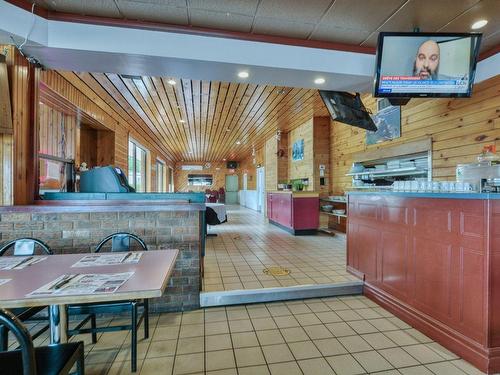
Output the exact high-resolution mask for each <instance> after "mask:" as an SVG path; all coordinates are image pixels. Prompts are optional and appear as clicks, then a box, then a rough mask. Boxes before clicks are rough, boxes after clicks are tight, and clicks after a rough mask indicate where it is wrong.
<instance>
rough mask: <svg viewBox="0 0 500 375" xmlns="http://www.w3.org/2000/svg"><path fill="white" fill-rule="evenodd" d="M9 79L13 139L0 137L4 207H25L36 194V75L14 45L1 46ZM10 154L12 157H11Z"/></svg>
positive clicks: (6, 136)
mask: <svg viewBox="0 0 500 375" xmlns="http://www.w3.org/2000/svg"><path fill="white" fill-rule="evenodd" d="M0 49H1V50H2V53H3V54H4V55H5V60H6V63H7V72H8V76H9V89H10V101H11V107H12V127H13V136H11V137H9V136H8V135H3V136H2V150H3V151H2V159H1V163H2V167H1V168H0V169H2V175H3V177H2V180H3V181H2V184H1V186H0V189H2V193H1V194H0V195H1V196H2V197H3V198H2V201H3V204H12V203H14V204H28V203H31V202H32V201H33V198H34V194H35V193H34V191H35V184H34V181H35V178H36V177H35V170H36V169H35V158H34V154H35V144H34V141H35V140H34V137H33V134H35V115H36V114H35V113H34V107H35V106H34V103H37V102H38V99H37V95H36V90H35V89H34V88H35V87H36V84H37V82H38V72H37V71H35V69H34V68H33V67H31V66H30V65H29V64H28V62H27V61H26V59H25V58H24V57H23V56H21V54H20V53H19V52H17V50H15V48H14V47H13V46H10V45H6V46H3V45H0ZM11 148H12V152H11V151H10V149H11ZM11 155H12V157H11Z"/></svg>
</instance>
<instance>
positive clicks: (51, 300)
mask: <svg viewBox="0 0 500 375" xmlns="http://www.w3.org/2000/svg"><path fill="white" fill-rule="evenodd" d="M178 254H179V251H178V250H150V251H145V252H144V254H143V255H142V257H141V260H140V262H139V263H137V264H117V265H110V266H97V267H85V268H71V266H72V265H73V264H75V263H76V262H77V261H78V260H80V259H81V258H83V257H84V256H86V255H88V253H83V254H64V255H50V256H48V257H47V259H46V260H44V261H42V262H40V263H37V264H34V265H32V266H30V267H26V268H23V269H20V270H8V271H7V270H0V279H11V280H10V281H9V282H7V283H5V284H3V285H0V307H2V308H14V307H30V306H45V305H56V304H71V303H87V302H105V301H117V300H123V299H141V298H152V297H161V296H162V294H163V292H164V291H165V288H166V287H167V282H168V279H169V277H170V275H171V273H172V271H173V269H174V265H175V260H176V259H177V255H178ZM120 272H134V274H133V276H132V277H131V278H130V279H129V280H127V281H126V282H125V284H123V285H122V286H121V287H120V288H119V289H118V290H117V291H116V292H115V293H101V294H87V295H51V296H40V295H38V296H36V297H27V294H29V293H31V292H32V291H34V290H35V289H38V288H39V287H41V286H43V285H45V284H47V283H49V282H51V281H53V280H55V279H56V278H57V277H59V276H61V275H64V274H74V273H94V274H103V273H120Z"/></svg>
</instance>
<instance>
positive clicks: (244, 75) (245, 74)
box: [238, 72, 249, 78]
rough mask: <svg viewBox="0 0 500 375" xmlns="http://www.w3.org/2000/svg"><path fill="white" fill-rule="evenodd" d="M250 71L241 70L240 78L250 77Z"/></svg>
mask: <svg viewBox="0 0 500 375" xmlns="http://www.w3.org/2000/svg"><path fill="white" fill-rule="evenodd" d="M248 75H249V74H248V72H239V73H238V77H240V78H248Z"/></svg>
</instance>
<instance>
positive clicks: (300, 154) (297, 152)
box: [292, 139, 304, 161]
mask: <svg viewBox="0 0 500 375" xmlns="http://www.w3.org/2000/svg"><path fill="white" fill-rule="evenodd" d="M299 160H304V139H299V140H298V141H295V142H294V143H293V146H292V161H299Z"/></svg>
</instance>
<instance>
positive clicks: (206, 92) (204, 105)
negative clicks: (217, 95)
mask: <svg viewBox="0 0 500 375" xmlns="http://www.w3.org/2000/svg"><path fill="white" fill-rule="evenodd" d="M209 101H210V82H207V81H202V83H201V108H200V112H201V113H200V116H201V140H200V142H201V146H200V152H201V155H205V152H206V147H207V132H208V106H209Z"/></svg>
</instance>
